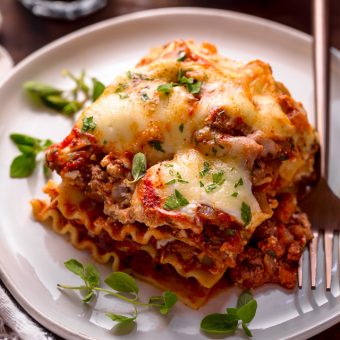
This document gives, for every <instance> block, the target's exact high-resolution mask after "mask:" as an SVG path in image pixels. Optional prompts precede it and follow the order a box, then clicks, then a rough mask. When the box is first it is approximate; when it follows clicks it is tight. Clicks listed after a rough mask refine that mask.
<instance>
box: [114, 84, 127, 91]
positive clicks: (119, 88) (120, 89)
mask: <svg viewBox="0 0 340 340" xmlns="http://www.w3.org/2000/svg"><path fill="white" fill-rule="evenodd" d="M127 87H128V86H127V84H124V83H119V84H118V85H117V87H116V90H115V93H120V92H123V91H124V90H125V89H126V88H127Z"/></svg>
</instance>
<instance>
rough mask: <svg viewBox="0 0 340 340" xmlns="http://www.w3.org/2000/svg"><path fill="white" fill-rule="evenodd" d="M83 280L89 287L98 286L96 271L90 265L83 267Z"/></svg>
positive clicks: (97, 273) (98, 276)
mask: <svg viewBox="0 0 340 340" xmlns="http://www.w3.org/2000/svg"><path fill="white" fill-rule="evenodd" d="M84 280H85V281H86V282H87V283H88V285H89V286H90V287H98V286H99V285H100V275H99V272H98V269H97V268H96V267H95V266H94V265H93V264H92V263H89V264H86V265H85V266H84Z"/></svg>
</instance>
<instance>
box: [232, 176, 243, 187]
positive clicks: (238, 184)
mask: <svg viewBox="0 0 340 340" xmlns="http://www.w3.org/2000/svg"><path fill="white" fill-rule="evenodd" d="M241 185H243V179H242V177H240V179H239V180H238V181H237V182H236V183H235V185H234V188H237V187H239V186H241Z"/></svg>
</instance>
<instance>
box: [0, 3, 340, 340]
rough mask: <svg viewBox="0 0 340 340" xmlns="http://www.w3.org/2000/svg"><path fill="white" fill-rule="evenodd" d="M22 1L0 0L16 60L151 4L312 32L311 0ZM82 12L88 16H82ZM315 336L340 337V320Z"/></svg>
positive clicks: (3, 39) (335, 16) (333, 14)
mask: <svg viewBox="0 0 340 340" xmlns="http://www.w3.org/2000/svg"><path fill="white" fill-rule="evenodd" d="M21 1H22V2H20V1H19V0H0V12H1V13H2V17H3V22H2V27H0V45H2V46H3V47H4V48H5V49H6V50H7V51H8V52H9V55H10V56H11V57H12V59H13V61H14V63H15V64H17V63H18V62H20V61H21V60H23V59H24V58H25V57H26V56H28V55H29V54H30V53H32V52H34V51H35V50H37V49H39V48H40V47H42V46H44V45H46V44H48V43H50V42H52V41H54V40H56V39H58V38H59V37H62V36H64V35H66V34H68V33H70V32H73V31H75V30H77V29H80V28H82V27H85V26H88V25H90V24H93V23H96V22H99V21H102V20H105V19H109V18H112V17H116V16H119V15H123V14H127V13H132V12H136V11H141V10H146V9H152V8H162V7H173V6H195V7H207V8H220V9H227V10H231V11H237V12H242V13H246V14H251V15H255V16H259V17H262V18H266V19H270V20H273V21H276V22H279V23H282V24H285V25H288V26H291V27H294V28H296V29H298V30H301V31H304V32H306V33H311V0H285V1H282V0H281V1H279V0H211V1H204V0H182V1H180V0H99V1H103V2H102V3H101V4H100V5H98V6H97V7H96V8H93V11H94V12H93V13H92V14H87V15H85V14H86V13H85V12H82V13H78V14H79V16H80V17H79V18H77V19H75V20H65V19H64V20H60V19H52V18H46V17H41V16H36V15H34V14H33V13H32V12H31V11H30V10H29V9H28V8H29V7H30V4H29V3H28V2H29V1H34V0H21ZM52 2H53V1H52ZM23 3H26V6H27V7H28V8H26V7H24V6H23ZM105 4H106V5H105ZM104 5H105V6H104ZM102 6H104V7H102ZM89 12H90V11H89ZM82 14H84V15H85V16H81V15H82ZM0 25H1V20H0ZM330 39H331V45H332V46H334V47H336V48H337V49H340V0H332V1H331V11H330ZM0 68H1V63H0ZM0 338H1V335H0ZM313 339H314V340H316V339H340V324H338V325H336V326H333V327H332V328H330V329H328V330H327V331H325V332H323V333H321V334H319V335H318V336H315V337H314V338H313Z"/></svg>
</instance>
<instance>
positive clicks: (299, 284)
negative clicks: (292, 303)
mask: <svg viewBox="0 0 340 340" xmlns="http://www.w3.org/2000/svg"><path fill="white" fill-rule="evenodd" d="M339 246H340V243H339ZM302 264H303V254H302V255H301V257H300V260H299V267H298V287H299V288H300V289H301V288H302Z"/></svg>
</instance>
